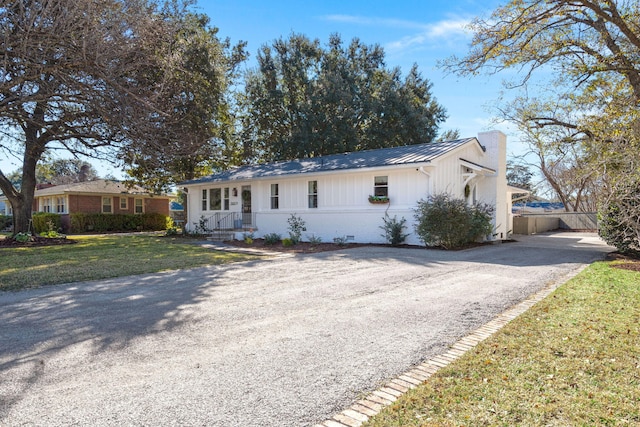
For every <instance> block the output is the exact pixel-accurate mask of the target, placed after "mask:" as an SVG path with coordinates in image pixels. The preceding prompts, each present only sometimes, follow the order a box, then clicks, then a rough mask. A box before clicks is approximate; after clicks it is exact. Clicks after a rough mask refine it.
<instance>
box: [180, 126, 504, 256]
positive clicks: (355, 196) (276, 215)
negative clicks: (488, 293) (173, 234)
mask: <svg viewBox="0 0 640 427" xmlns="http://www.w3.org/2000/svg"><path fill="white" fill-rule="evenodd" d="M478 141H479V142H480V144H479V143H478ZM483 147H485V148H486V151H485V150H483ZM465 161H466V162H471V163H473V165H469V164H468V163H465ZM475 165H479V166H475ZM494 171H495V172H494ZM472 172H473V173H475V176H474V177H473V178H472V179H471V180H470V181H469V187H470V190H471V195H470V198H469V199H468V200H469V202H473V201H478V202H483V203H487V204H490V205H493V206H495V208H496V214H495V218H494V227H495V236H494V238H497V239H504V238H508V234H509V231H510V230H511V228H512V226H511V224H512V222H511V221H512V218H511V216H510V212H508V210H509V209H508V208H509V206H508V203H507V200H506V197H507V185H506V136H505V135H504V134H503V133H501V132H499V131H491V132H482V133H479V134H478V138H477V141H476V140H469V142H468V143H465V144H464V145H461V146H459V147H457V148H455V149H453V150H451V151H448V152H445V153H443V154H442V155H440V156H438V157H437V158H434V159H432V160H431V161H430V162H425V163H418V164H395V165H389V166H383V167H370V168H362V169H349V170H336V171H323V172H314V173H305V174H289V175H282V176H270V177H260V178H255V179H250V180H249V179H246V180H231V181H224V182H206V183H198V184H194V185H191V186H189V187H188V190H189V193H188V211H189V219H190V220H189V222H190V223H193V222H195V221H197V220H198V218H200V217H201V216H205V217H207V216H212V215H214V214H215V211H209V210H205V211H203V210H202V206H201V200H202V199H201V194H202V190H203V189H206V190H207V191H208V190H209V189H211V188H221V189H223V188H230V189H232V188H236V189H237V190H238V196H236V197H233V196H232V197H231V200H230V202H231V206H230V209H229V211H225V212H239V211H240V210H241V204H242V201H241V197H240V193H241V188H242V187H243V186H251V196H252V197H251V205H252V212H253V213H255V224H254V225H255V226H256V228H257V229H256V230H254V232H255V236H256V237H263V236H264V235H265V234H267V233H278V234H280V235H281V236H282V237H287V235H288V230H287V229H288V223H287V219H289V218H290V217H291V215H292V214H295V215H297V216H299V217H301V218H302V219H303V220H304V221H305V222H306V228H307V231H306V232H305V233H303V236H302V237H303V239H307V238H308V236H311V235H313V236H316V237H320V238H321V239H322V240H323V241H325V242H331V241H333V239H334V238H336V237H339V238H344V237H346V238H348V239H349V240H351V241H355V242H362V243H367V242H369V243H383V242H384V241H385V240H384V238H383V237H382V236H381V233H382V230H381V229H380V226H381V225H383V220H382V218H383V217H384V215H385V214H388V215H389V216H391V217H393V216H397V218H398V219H400V218H403V217H404V218H405V219H406V220H407V222H406V230H405V232H407V233H411V234H410V235H409V237H408V238H407V243H409V244H420V241H419V240H418V238H417V236H416V235H415V232H414V209H415V207H416V205H417V202H418V201H419V200H421V199H426V198H427V197H428V196H429V195H431V194H438V193H443V192H447V193H450V194H452V195H453V196H454V197H464V192H465V189H464V187H465V185H464V183H465V179H466V177H465V173H472ZM376 176H387V178H388V195H389V199H390V200H391V203H389V204H371V203H369V201H368V197H369V195H373V194H374V177H376ZM309 181H317V185H318V192H317V198H318V207H317V208H310V207H309V204H308V196H309V187H308V185H309V184H308V183H309ZM272 184H278V193H279V195H278V209H271V185H272ZM474 190H475V191H474ZM190 225H191V224H187V227H188V228H192V227H190ZM241 236H242V232H238V233H236V237H237V238H241Z"/></svg>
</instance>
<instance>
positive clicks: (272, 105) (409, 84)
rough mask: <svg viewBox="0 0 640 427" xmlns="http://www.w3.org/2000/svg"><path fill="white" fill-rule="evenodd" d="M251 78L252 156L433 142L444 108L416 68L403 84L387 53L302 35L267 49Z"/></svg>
mask: <svg viewBox="0 0 640 427" xmlns="http://www.w3.org/2000/svg"><path fill="white" fill-rule="evenodd" d="M257 59H258V64H259V65H258V68H257V69H256V70H253V71H252V72H250V73H249V74H248V75H247V77H246V88H245V93H244V97H243V105H244V117H243V127H244V130H243V137H244V138H245V153H246V154H247V155H248V156H249V157H250V158H251V160H254V161H255V160H263V161H272V160H285V159H295V158H304V157H315V156H321V155H326V154H333V153H340V152H347V151H358V150H364V149H372V148H381V147H392V146H399V145H410V144H417V143H424V142H431V141H433V140H434V139H435V137H436V135H437V133H438V125H439V124H440V123H441V122H443V121H444V119H445V118H446V112H445V109H444V108H443V107H442V106H441V105H439V104H438V103H437V102H436V100H435V99H434V97H433V96H432V94H431V83H430V82H429V81H427V80H426V79H425V78H423V77H422V76H421V75H420V73H419V72H418V69H417V66H414V67H413V68H412V69H411V70H410V71H409V73H408V74H407V75H406V76H405V77H404V78H403V77H402V75H401V72H400V70H399V69H398V68H394V69H388V68H386V67H385V63H384V51H383V49H382V48H381V47H380V46H377V45H373V46H368V45H365V44H363V43H362V42H360V40H358V39H353V40H352V41H351V43H349V44H348V45H344V44H343V42H342V40H341V38H340V37H339V36H338V35H333V36H331V38H330V40H329V43H328V45H327V46H326V47H323V46H321V44H320V42H319V40H317V39H316V40H311V39H309V38H308V37H306V36H304V35H300V34H293V35H291V36H290V37H289V38H287V39H282V38H281V39H278V40H276V41H275V42H274V43H273V44H272V45H264V46H262V48H261V49H260V51H259V52H258V56H257Z"/></svg>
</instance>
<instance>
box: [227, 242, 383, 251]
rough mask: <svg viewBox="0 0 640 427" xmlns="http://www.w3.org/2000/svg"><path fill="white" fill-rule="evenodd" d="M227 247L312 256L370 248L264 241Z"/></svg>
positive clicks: (232, 243)
mask: <svg viewBox="0 0 640 427" xmlns="http://www.w3.org/2000/svg"><path fill="white" fill-rule="evenodd" d="M224 243H225V244H227V245H230V246H235V247H238V248H252V249H262V250H265V251H271V252H289V253H299V254H313V253H318V252H328V251H337V250H340V249H350V248H358V247H361V246H372V245H369V244H364V243H347V244H345V245H338V244H335V243H316V244H313V243H309V242H300V243H298V244H297V245H293V246H284V245H283V244H282V242H278V243H276V244H273V245H268V244H266V243H265V241H264V239H254V240H253V243H251V244H248V243H245V242H244V241H243V240H229V241H226V242H224Z"/></svg>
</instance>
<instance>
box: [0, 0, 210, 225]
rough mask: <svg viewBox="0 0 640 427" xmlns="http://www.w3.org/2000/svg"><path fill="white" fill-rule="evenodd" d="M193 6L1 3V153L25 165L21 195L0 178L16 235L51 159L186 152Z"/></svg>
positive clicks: (121, 0) (113, 1)
mask: <svg viewBox="0 0 640 427" xmlns="http://www.w3.org/2000/svg"><path fill="white" fill-rule="evenodd" d="M187 7H188V5H187V4H184V3H181V2H180V1H179V0H176V1H172V2H168V3H166V4H159V3H156V2H154V1H153V0H102V1H99V2H95V1H87V0H46V1H45V0H17V1H16V0H11V1H9V0H0V40H1V42H0V43H2V48H1V49H0V129H1V130H2V132H3V133H4V136H3V138H2V140H0V150H1V151H2V152H3V153H4V154H5V155H8V156H9V155H10V156H14V157H19V158H22V159H23V160H22V179H21V184H22V185H21V187H20V189H17V188H15V186H14V185H12V183H11V181H9V180H8V179H7V178H6V176H5V175H4V173H2V171H0V190H2V192H3V193H4V194H5V196H7V198H8V199H9V202H10V203H11V205H12V206H13V212H14V231H15V232H20V231H26V230H27V227H28V221H29V218H30V217H31V207H32V201H33V193H34V189H35V185H36V167H37V164H38V163H39V162H40V161H41V159H42V157H43V155H45V153H46V152H47V151H48V150H52V149H55V150H66V151H68V152H71V153H72V154H74V155H77V154H80V155H85V156H94V157H102V158H107V159H110V160H114V159H115V157H116V156H117V155H118V154H120V155H122V152H124V153H127V152H128V150H129V149H131V147H137V146H140V145H146V144H149V143H150V142H151V141H160V142H161V143H167V144H168V143H171V144H175V145H176V146H179V145H180V141H181V140H182V138H184V137H186V136H187V135H189V134H190V132H191V131H192V128H191V127H189V126H185V125H184V122H185V114H184V109H188V108H189V105H187V103H186V102H185V98H187V97H189V96H192V94H193V93H192V92H188V91H185V90H183V84H182V83H183V82H184V81H188V82H199V83H202V81H203V79H204V80H207V79H208V80H207V82H208V83H210V84H211V85H214V86H215V85H216V82H215V77H214V78H210V76H202V74H201V73H200V71H201V70H200V69H195V70H194V71H193V72H190V70H189V69H188V68H187V66H188V64H186V61H185V57H186V56H185V55H184V51H183V50H182V49H181V47H182V46H181V43H180V42H181V40H183V39H184V38H185V37H184V28H185V22H187V21H186V17H187V16H188V15H189V13H188V10H187ZM165 152H168V151H165Z"/></svg>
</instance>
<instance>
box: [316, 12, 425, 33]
mask: <svg viewBox="0 0 640 427" xmlns="http://www.w3.org/2000/svg"><path fill="white" fill-rule="evenodd" d="M322 19H324V20H325V21H331V22H339V23H343V24H356V25H364V26H379V27H391V28H406V29H414V30H415V29H424V28H425V27H426V26H425V24H421V23H419V22H413V21H405V20H402V19H389V18H376V17H367V16H357V15H325V16H323V17H322Z"/></svg>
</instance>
